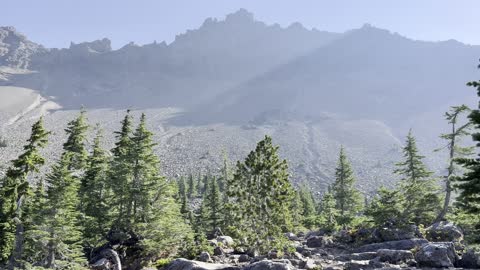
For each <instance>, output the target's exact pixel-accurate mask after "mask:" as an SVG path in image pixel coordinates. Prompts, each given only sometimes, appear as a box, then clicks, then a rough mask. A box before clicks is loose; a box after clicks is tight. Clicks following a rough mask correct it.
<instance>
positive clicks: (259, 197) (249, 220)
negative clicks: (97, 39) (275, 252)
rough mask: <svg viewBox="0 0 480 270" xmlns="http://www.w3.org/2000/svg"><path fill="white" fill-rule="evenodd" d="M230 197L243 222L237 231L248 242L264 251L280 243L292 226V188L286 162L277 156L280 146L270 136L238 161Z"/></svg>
mask: <svg viewBox="0 0 480 270" xmlns="http://www.w3.org/2000/svg"><path fill="white" fill-rule="evenodd" d="M229 189H230V190H229V194H228V196H230V197H231V199H232V203H234V204H236V205H237V207H234V208H232V209H234V210H235V212H236V213H235V215H236V216H238V217H239V219H238V220H240V221H241V223H240V224H238V227H237V233H238V234H239V235H240V236H241V238H242V239H245V243H244V244H246V245H248V246H250V247H252V248H254V249H258V250H259V251H265V250H268V249H270V248H272V247H275V246H277V245H279V244H281V240H282V239H283V235H282V231H286V230H289V229H291V214H290V211H289V206H290V204H291V201H292V197H293V195H294V194H293V192H294V190H293V188H292V186H291V184H290V182H289V180H288V171H287V161H286V160H281V159H280V158H279V156H278V146H274V145H273V144H272V139H271V138H270V137H269V136H265V138H264V139H263V140H262V141H260V142H259V143H258V144H257V147H256V149H255V150H254V151H252V152H250V154H249V155H248V156H247V158H246V159H245V161H244V162H238V163H237V169H236V172H235V175H234V178H233V180H232V182H231V184H230V188H229Z"/></svg>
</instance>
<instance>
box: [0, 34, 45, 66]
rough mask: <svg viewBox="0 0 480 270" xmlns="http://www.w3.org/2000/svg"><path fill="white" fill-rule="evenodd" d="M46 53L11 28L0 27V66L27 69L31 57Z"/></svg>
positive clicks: (39, 46)
mask: <svg viewBox="0 0 480 270" xmlns="http://www.w3.org/2000/svg"><path fill="white" fill-rule="evenodd" d="M44 51H46V50H45V49H44V48H43V47H42V46H41V45H38V44H36V43H34V42H31V41H29V40H28V39H27V37H25V36H24V35H22V34H20V33H19V32H17V30H16V29H15V28H13V27H0V66H6V67H10V68H15V69H28V68H29V67H30V63H31V58H32V56H33V55H35V54H37V53H40V52H44Z"/></svg>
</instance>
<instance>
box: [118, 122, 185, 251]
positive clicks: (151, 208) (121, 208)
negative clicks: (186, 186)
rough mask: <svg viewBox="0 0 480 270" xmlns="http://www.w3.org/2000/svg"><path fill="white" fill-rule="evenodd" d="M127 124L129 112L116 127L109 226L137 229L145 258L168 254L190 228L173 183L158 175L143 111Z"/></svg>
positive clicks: (182, 241)
mask: <svg viewBox="0 0 480 270" xmlns="http://www.w3.org/2000/svg"><path fill="white" fill-rule="evenodd" d="M131 130H132V129H131V117H130V116H129V114H128V113H127V115H126V116H125V118H124V120H123V122H122V128H121V131H119V132H117V133H116V134H117V140H118V141H117V143H116V144H115V148H114V149H113V153H114V157H113V161H112V164H111V166H110V167H111V168H112V169H111V170H110V175H111V179H112V180H113V181H112V182H110V185H111V190H112V193H113V198H114V200H112V201H113V202H114V203H115V204H114V205H112V206H113V207H112V208H114V209H115V212H114V213H113V214H114V216H113V218H114V220H113V227H114V228H113V229H114V230H119V231H123V232H128V233H129V234H134V235H137V236H138V237H139V239H140V247H141V253H142V256H144V257H145V258H158V257H165V256H171V255H173V254H175V253H177V252H179V251H180V250H181V249H182V248H183V246H184V245H185V244H186V243H187V242H188V238H191V237H192V232H191V230H190V227H189V226H188V225H187V224H186V223H185V220H184V218H183V217H182V215H181V213H180V205H179V204H178V201H177V200H176V199H175V197H176V194H177V188H176V185H175V183H170V182H168V181H167V180H166V179H165V177H163V176H161V175H160V171H159V168H160V164H159V160H158V157H157V156H156V155H155V154H154V152H153V148H154V146H155V143H153V138H152V137H153V133H152V132H150V131H149V130H148V129H147V126H146V116H145V115H144V114H142V116H141V117H140V123H139V124H138V126H137V128H136V129H135V131H134V132H133V133H132V131H131Z"/></svg>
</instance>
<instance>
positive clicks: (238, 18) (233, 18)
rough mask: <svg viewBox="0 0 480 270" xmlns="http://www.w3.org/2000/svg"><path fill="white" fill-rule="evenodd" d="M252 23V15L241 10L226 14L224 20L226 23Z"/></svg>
mask: <svg viewBox="0 0 480 270" xmlns="http://www.w3.org/2000/svg"><path fill="white" fill-rule="evenodd" d="M253 21H254V16H253V13H251V12H249V11H248V10H246V9H244V8H242V9H239V10H238V11H237V12H234V13H231V14H228V15H227V16H226V18H225V22H226V23H249V22H250V23H251V22H253Z"/></svg>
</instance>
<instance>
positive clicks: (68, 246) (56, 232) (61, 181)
mask: <svg viewBox="0 0 480 270" xmlns="http://www.w3.org/2000/svg"><path fill="white" fill-rule="evenodd" d="M69 155H70V153H68V152H65V153H64V154H63V155H62V158H61V159H60V161H59V162H58V163H57V164H56V165H54V166H53V168H52V172H51V173H50V174H49V175H48V176H47V184H48V186H49V188H48V190H47V201H46V209H45V214H44V217H43V221H42V222H41V223H40V224H39V225H38V227H39V228H38V229H39V230H42V231H43V232H44V238H43V239H41V240H40V242H42V243H45V245H46V246H45V247H44V248H42V249H41V250H45V253H44V254H42V259H41V261H40V262H43V263H44V264H43V265H42V266H44V267H46V268H52V269H81V268H82V266H84V265H86V258H85V257H84V254H83V248H82V228H81V227H80V225H79V218H80V212H79V211H78V205H79V197H78V189H79V186H80V183H79V181H78V179H77V178H76V177H73V176H72V173H71V171H70V169H69V166H70V164H71V163H70V161H71V160H72V157H70V156H69Z"/></svg>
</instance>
